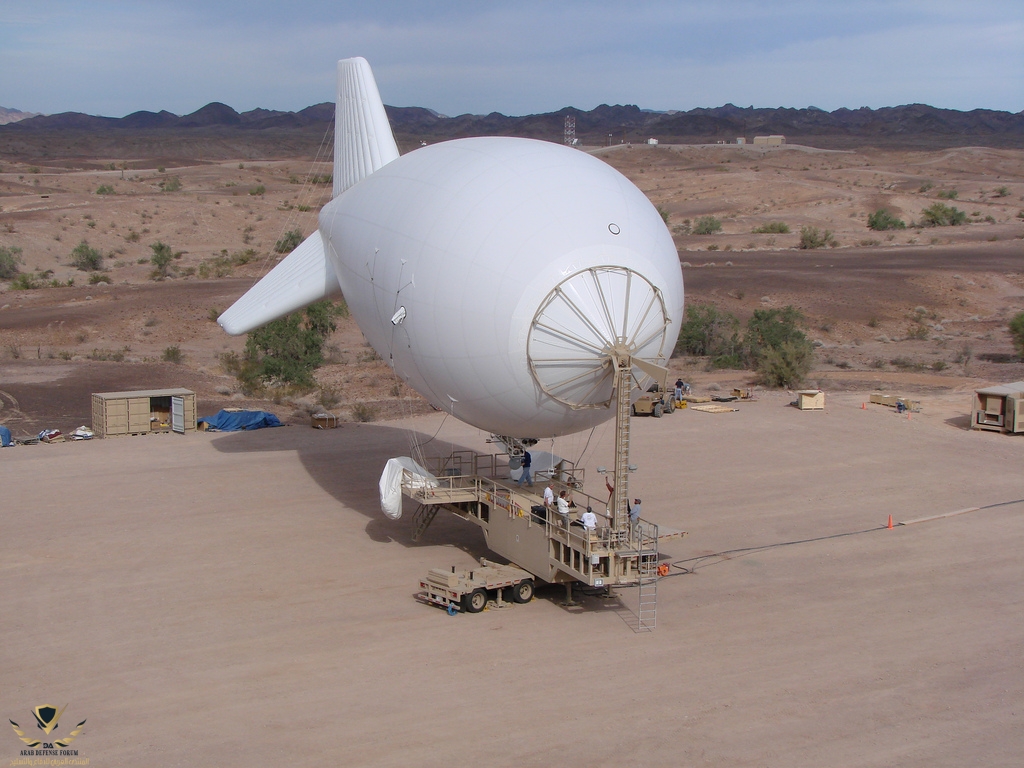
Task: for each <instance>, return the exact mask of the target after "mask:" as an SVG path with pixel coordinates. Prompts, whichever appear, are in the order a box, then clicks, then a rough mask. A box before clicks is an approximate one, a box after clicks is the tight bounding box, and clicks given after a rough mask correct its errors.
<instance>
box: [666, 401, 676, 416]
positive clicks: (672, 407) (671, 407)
mask: <svg viewBox="0 0 1024 768" xmlns="http://www.w3.org/2000/svg"><path fill="white" fill-rule="evenodd" d="M675 409H676V404H675V402H673V401H672V400H669V401H668V402H667V403H665V413H672V412H673V411H675Z"/></svg>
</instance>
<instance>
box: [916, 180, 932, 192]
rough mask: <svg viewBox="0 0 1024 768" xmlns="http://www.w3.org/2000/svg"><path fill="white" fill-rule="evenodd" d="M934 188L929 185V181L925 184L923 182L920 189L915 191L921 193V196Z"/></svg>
mask: <svg viewBox="0 0 1024 768" xmlns="http://www.w3.org/2000/svg"><path fill="white" fill-rule="evenodd" d="M934 186H935V185H934V184H932V183H931V182H930V181H926V182H924V183H923V184H922V185H921V186H920V187H919V188H918V190H917V191H918V192H921V193H922V194H923V193H925V192H927V191H928V190H929V189H931V188H932V187H934Z"/></svg>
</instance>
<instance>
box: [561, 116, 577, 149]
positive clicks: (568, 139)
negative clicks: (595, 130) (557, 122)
mask: <svg viewBox="0 0 1024 768" xmlns="http://www.w3.org/2000/svg"><path fill="white" fill-rule="evenodd" d="M563 141H564V143H565V144H566V145H567V146H570V147H571V146H573V145H574V144H575V143H576V117H575V115H566V116H565V135H564V138H563Z"/></svg>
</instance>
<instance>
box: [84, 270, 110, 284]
mask: <svg viewBox="0 0 1024 768" xmlns="http://www.w3.org/2000/svg"><path fill="white" fill-rule="evenodd" d="M113 282H114V281H113V280H111V279H110V275H104V274H102V273H100V272H96V273H95V274H92V275H89V285H98V284H99V283H106V284H107V285H110V284H111V283H113Z"/></svg>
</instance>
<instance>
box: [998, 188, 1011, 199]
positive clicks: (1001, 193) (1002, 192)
mask: <svg viewBox="0 0 1024 768" xmlns="http://www.w3.org/2000/svg"><path fill="white" fill-rule="evenodd" d="M1009 196H1010V188H1009V187H999V188H998V189H997V190H996V197H1009Z"/></svg>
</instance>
